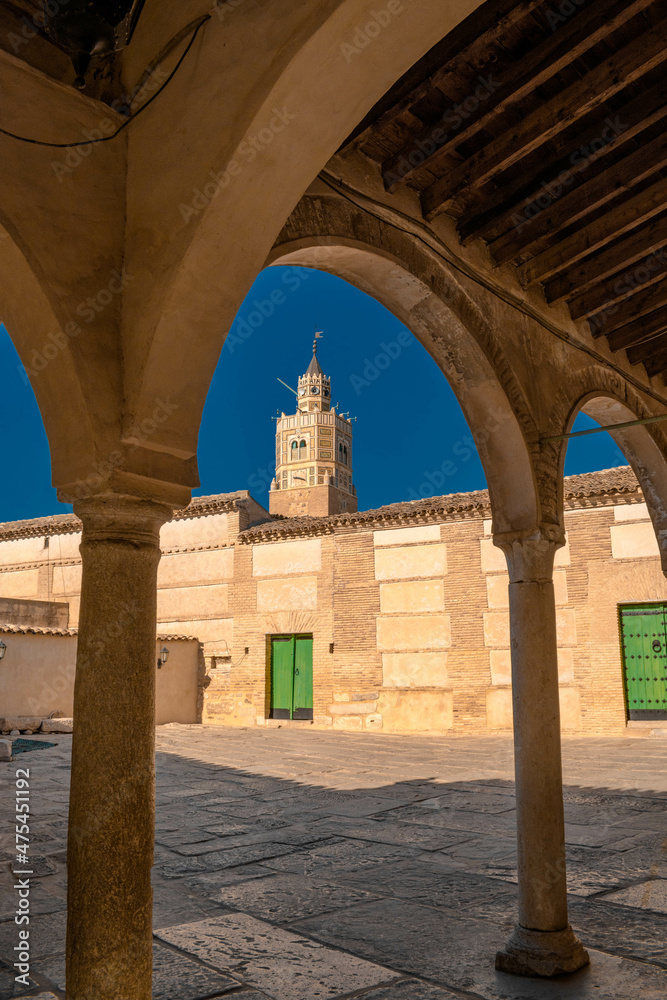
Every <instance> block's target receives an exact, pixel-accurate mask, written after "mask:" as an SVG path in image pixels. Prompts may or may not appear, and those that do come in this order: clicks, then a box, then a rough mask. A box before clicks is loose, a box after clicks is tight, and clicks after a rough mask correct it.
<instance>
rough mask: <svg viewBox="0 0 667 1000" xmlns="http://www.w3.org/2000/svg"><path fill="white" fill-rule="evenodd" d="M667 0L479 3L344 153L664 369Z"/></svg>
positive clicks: (639, 360)
mask: <svg viewBox="0 0 667 1000" xmlns="http://www.w3.org/2000/svg"><path fill="white" fill-rule="evenodd" d="M666 64H667V0H546V2H545V0H522V2H519V3H516V2H514V3H511V2H509V0H489V2H488V3H486V4H484V5H483V6H482V7H481V8H479V9H478V10H477V11H476V12H475V13H474V14H473V15H471V16H470V17H468V18H467V19H466V20H465V21H464V22H463V23H462V24H461V25H459V27H458V28H457V29H456V30H455V31H454V32H452V33H451V34H450V35H448V36H447V37H446V38H445V39H444V40H443V41H442V42H440V43H439V44H438V45H437V46H435V47H434V48H433V49H432V50H431V51H430V52H429V53H428V54H427V55H426V56H425V57H424V59H422V60H421V62H419V63H418V64H417V65H416V66H414V67H413V68H412V69H411V70H410V71H409V72H408V73H407V74H406V75H405V76H404V77H403V78H402V79H401V80H399V81H398V83H397V84H396V85H395V86H394V87H393V88H392V90H391V91H390V92H389V93H388V94H387V95H385V97H384V98H383V99H382V101H381V102H380V103H379V104H378V105H376V107H375V108H374V109H373V110H372V111H371V113H370V114H369V115H368V116H367V118H366V119H365V120H364V121H363V122H362V123H361V125H360V126H359V128H358V129H357V130H356V132H355V133H353V134H352V136H350V138H349V139H348V140H347V141H346V143H345V145H344V146H343V148H342V150H341V152H345V151H346V150H353V149H358V150H361V151H362V152H363V153H364V154H365V155H366V156H368V157H370V159H372V160H374V161H375V162H376V163H378V164H379V165H380V168H381V171H382V175H383V178H384V182H385V186H386V188H387V190H388V191H391V192H393V191H396V190H398V189H399V188H400V187H402V186H407V187H408V188H411V189H413V190H414V191H416V192H418V194H419V197H420V200H421V206H422V212H423V215H424V218H425V219H427V220H429V221H430V220H432V219H434V218H436V217H437V216H438V215H439V214H440V213H443V212H444V213H446V214H448V215H450V216H453V217H454V219H455V220H456V222H457V226H458V231H459V235H460V237H461V239H462V240H463V242H464V243H465V242H468V241H469V240H472V239H481V240H483V241H484V243H486V244H487V246H488V248H489V250H490V252H491V256H492V259H493V261H494V263H495V264H497V265H500V264H512V265H514V267H515V268H516V270H517V274H518V277H519V279H520V281H521V282H522V284H523V285H524V286H525V287H528V286H531V285H536V284H538V283H539V284H540V285H541V286H542V288H543V289H544V294H545V296H546V298H547V301H548V302H550V303H552V302H559V301H562V300H564V301H565V302H567V304H568V306H569V309H570V312H571V314H572V316H573V317H574V318H576V319H580V318H582V317H585V318H586V319H587V320H588V323H589V325H590V329H591V332H592V334H593V335H594V336H595V337H603V336H604V337H606V338H607V339H608V341H609V344H610V346H611V348H612V350H614V351H620V350H624V349H627V352H628V358H629V360H630V361H631V363H632V364H643V365H644V367H645V368H646V371H647V373H648V374H649V375H651V376H653V375H659V374H661V375H663V377H667V127H666V126H667V75H666V73H665V67H666Z"/></svg>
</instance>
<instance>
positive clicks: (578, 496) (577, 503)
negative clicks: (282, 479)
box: [238, 465, 644, 544]
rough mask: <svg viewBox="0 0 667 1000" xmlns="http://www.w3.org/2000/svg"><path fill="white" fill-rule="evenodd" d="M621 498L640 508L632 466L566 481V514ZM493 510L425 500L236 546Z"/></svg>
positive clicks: (262, 531)
mask: <svg viewBox="0 0 667 1000" xmlns="http://www.w3.org/2000/svg"><path fill="white" fill-rule="evenodd" d="M621 496H622V497H623V501H624V502H625V503H641V502H642V501H643V499H644V496H643V494H642V491H641V488H640V486H639V483H638V482H637V479H636V478H635V475H634V472H633V471H632V469H631V468H630V466H629V465H628V466H620V467H617V468H614V469H604V470H602V471H600V472H583V473H579V474H578V475H575V476H566V477H565V479H564V503H565V509H566V510H577V509H582V508H586V507H599V506H601V501H603V500H606V499H613V498H614V497H621ZM490 516H491V506H490V503H489V493H488V490H475V491H474V492H471V493H451V494H449V495H446V496H442V497H429V498H427V499H425V500H409V501H404V502H398V503H394V504H388V505H387V506H386V507H378V508H376V509H375V510H365V511H359V512H357V513H354V514H333V515H330V516H328V517H296V518H287V519H284V520H281V521H272V522H269V523H265V524H260V525H256V526H255V527H254V528H247V529H246V530H245V531H243V532H241V533H240V534H239V536H238V541H239V542H241V543H245V544H250V543H252V542H255V541H270V540H272V539H277V538H285V537H296V536H299V535H326V534H332V533H333V532H334V531H337V530H343V529H345V528H348V529H355V528H362V527H364V526H365V525H368V524H376V525H381V524H389V523H393V524H396V523H399V524H400V523H411V524H415V523H416V524H418V523H433V522H434V521H441V520H448V521H452V520H461V519H462V518H466V519H467V518H472V517H490Z"/></svg>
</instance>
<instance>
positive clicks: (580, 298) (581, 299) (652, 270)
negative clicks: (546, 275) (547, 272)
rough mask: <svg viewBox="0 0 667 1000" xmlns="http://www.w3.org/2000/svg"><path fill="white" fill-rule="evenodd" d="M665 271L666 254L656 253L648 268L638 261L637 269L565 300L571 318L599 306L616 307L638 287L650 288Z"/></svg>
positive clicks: (604, 308) (595, 309)
mask: <svg viewBox="0 0 667 1000" xmlns="http://www.w3.org/2000/svg"><path fill="white" fill-rule="evenodd" d="M666 274H667V253H665V252H662V253H658V254H656V255H655V256H654V258H653V261H652V266H651V267H648V266H645V265H643V264H640V265H638V266H637V267H636V268H629V269H628V270H627V271H622V272H621V273H617V274H614V275H613V276H612V277H611V278H610V279H609V280H608V281H603V282H600V284H599V285H593V287H592V288H589V289H587V290H586V291H584V292H581V294H580V295H576V296H574V298H571V299H568V303H567V304H568V308H569V310H570V315H571V316H572V318H573V319H581V317H582V316H591V315H592V314H593V313H596V312H598V310H600V309H602V310H606V311H609V310H611V309H615V308H616V306H617V305H618V304H619V303H621V302H624V301H625V300H626V299H629V298H631V297H633V296H635V295H636V294H637V292H638V291H639V290H640V289H646V288H650V287H651V286H652V285H654V284H655V283H656V282H658V281H662V280H663V279H664V277H665V275H666Z"/></svg>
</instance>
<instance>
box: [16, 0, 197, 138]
mask: <svg viewBox="0 0 667 1000" xmlns="http://www.w3.org/2000/svg"><path fill="white" fill-rule="evenodd" d="M210 20H211V15H210V14H207V15H206V16H205V17H203V18H202V19H201V21H200V22H199V24H198V25H197V27H196V28H195V30H194V32H193V33H192V38H191V39H190V41H189V42H188V44H187V46H186V48H185V51H184V52H183V54H182V55H181V57H180V59H179V60H178V62H177V63H176V65H175V66H174V68H173V69H172V71H171V73H170V74H169V76H168V77H167V79H166V80H165V81H164V83H163V84H162V86H161V87H160V88H159V89H158V90H156V91H155V93H154V94H153V96H152V97H149V99H148V100H147V101H146V103H145V104H142V105H141V107H140V108H139V110H138V111H136V112H135V113H134V114H133V115H130V117H129V118H128V119H126V121H124V122H123V123H122V125H119V127H118V128H117V129H116V131H115V132H112V134H111V135H104V136H102V137H101V138H100V139H86V140H85V141H83V142H43V141H42V140H41V139H29V138H27V137H26V136H24V135H16V134H15V133H14V132H8V131H7V129H4V128H0V135H6V136H9V138H10V139H18V141H19V142H28V143H30V144H31V145H33V146H49V147H50V148H51V149H73V148H74V147H76V146H94V145H96V144H97V143H99V142H109V141H110V140H111V139H115V138H116V136H117V135H119V134H120V133H121V132H122V131H123V129H124V128H127V126H128V125H129V124H130V122H133V121H134V120H135V118H138V117H139V115H140V114H141V112H142V111H145V110H146V108H147V107H148V106H149V105H151V104H152V103H153V101H154V100H155V99H156V98H157V97H159V96H160V94H161V93H162V91H163V90H164V88H165V87H166V86H167V84H168V83H170V82H171V80H173V78H174V76H175V75H176V73H177V72H178V70H179V68H180V65H181V63H182V62H183V60H184V59H185V57H186V56H187V54H188V52H189V51H190V49H191V48H192V46H193V44H194V41H195V38H196V37H197V35H198V34H199V30H200V28H202V27H203V26H204V24H206V22H207V21H210Z"/></svg>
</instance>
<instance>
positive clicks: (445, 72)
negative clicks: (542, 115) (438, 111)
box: [339, 0, 544, 154]
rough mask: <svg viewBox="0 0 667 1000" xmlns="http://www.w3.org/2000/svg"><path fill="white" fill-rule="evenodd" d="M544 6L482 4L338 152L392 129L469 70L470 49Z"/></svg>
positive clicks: (528, 0)
mask: <svg viewBox="0 0 667 1000" xmlns="http://www.w3.org/2000/svg"><path fill="white" fill-rule="evenodd" d="M543 2H544V0H521V2H520V3H516V0H493V2H487V3H484V4H482V6H481V7H478V8H477V10H475V11H473V13H472V14H470V15H469V16H468V17H466V18H465V19H464V20H463V21H461V23H460V24H458V25H457V26H456V27H455V28H453V29H452V31H450V32H449V34H448V35H446V36H445V38H443V39H442V40H441V41H439V42H438V43H437V44H436V45H434V46H433V48H432V49H430V50H429V51H428V52H427V53H426V55H425V56H423V57H422V58H421V59H420V60H419V62H417V63H415V65H414V66H413V67H412V68H411V69H409V70H408V72H407V73H405V74H404V75H403V76H402V77H401V78H400V80H397V81H396V83H395V84H394V86H393V87H391V89H390V90H388V91H387V93H386V94H385V95H384V96H383V97H382V98H381V100H380V101H378V103H377V104H375V105H374V106H373V107H372V108H371V110H370V111H369V112H368V114H367V115H366V117H365V118H363V119H362V120H361V122H359V124H358V125H357V127H356V128H355V130H354V131H353V132H352V133H351V134H350V135H349V136H348V138H347V139H346V140H345V142H344V143H343V145H342V146H341V148H340V150H339V152H344V153H346V154H347V153H351V152H354V150H356V149H359V148H360V147H361V146H363V145H364V142H366V141H367V140H368V139H369V138H370V137H371V135H372V134H373V133H374V132H377V131H379V130H381V129H382V128H384V127H387V126H388V125H391V123H392V122H393V121H394V120H395V119H396V118H398V116H399V115H401V114H403V113H404V112H405V111H407V110H409V108H410V107H411V106H412V105H413V104H416V103H417V101H420V100H422V99H423V98H425V97H428V94H429V92H430V91H431V90H432V89H433V86H434V85H435V86H437V85H438V83H441V82H443V81H444V80H446V78H447V77H448V76H449V75H450V74H451V73H454V72H457V71H458V70H459V69H460V68H461V67H462V66H465V67H466V69H468V70H469V66H468V62H467V59H468V50H469V49H471V48H472V47H476V46H479V45H482V44H484V41H485V39H487V37H488V36H489V34H492V35H493V37H498V35H500V34H501V33H502V32H503V31H506V30H507V29H508V28H512V27H514V25H516V24H517V23H519V22H520V21H522V20H523V18H525V17H528V16H529V15H530V14H532V13H533V11H534V10H536V9H537V8H538V7H540V6H541V5H542V4H543Z"/></svg>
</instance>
